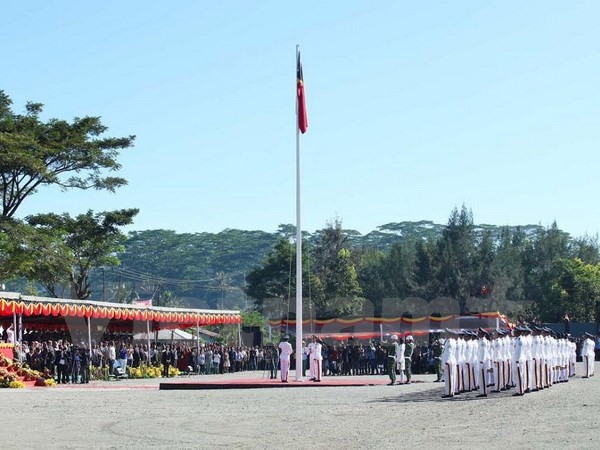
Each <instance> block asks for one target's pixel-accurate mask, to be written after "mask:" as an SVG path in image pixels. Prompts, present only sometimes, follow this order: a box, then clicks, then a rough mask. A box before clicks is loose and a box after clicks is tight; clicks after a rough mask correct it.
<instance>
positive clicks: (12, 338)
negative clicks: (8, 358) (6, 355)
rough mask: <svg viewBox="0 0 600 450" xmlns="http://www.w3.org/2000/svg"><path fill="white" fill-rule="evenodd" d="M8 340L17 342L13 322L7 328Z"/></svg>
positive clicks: (11, 342)
mask: <svg viewBox="0 0 600 450" xmlns="http://www.w3.org/2000/svg"><path fill="white" fill-rule="evenodd" d="M6 342H7V343H8V344H14V343H15V330H14V329H13V324H12V323H11V324H10V326H9V327H8V328H7V329H6Z"/></svg>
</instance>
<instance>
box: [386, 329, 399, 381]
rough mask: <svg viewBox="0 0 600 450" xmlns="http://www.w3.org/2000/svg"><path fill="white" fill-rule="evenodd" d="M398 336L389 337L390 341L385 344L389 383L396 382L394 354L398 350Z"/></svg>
mask: <svg viewBox="0 0 600 450" xmlns="http://www.w3.org/2000/svg"><path fill="white" fill-rule="evenodd" d="M398 348H399V347H398V336H396V335H395V334H394V335H392V336H391V337H390V343H389V344H387V345H386V350H387V372H388V375H389V377H390V383H389V384H390V385H392V384H395V383H396V354H397V352H398Z"/></svg>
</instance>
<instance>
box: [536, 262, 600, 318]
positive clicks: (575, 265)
mask: <svg viewBox="0 0 600 450" xmlns="http://www.w3.org/2000/svg"><path fill="white" fill-rule="evenodd" d="M548 279H549V281H550V282H549V283H548V284H547V285H545V286H544V287H543V290H544V295H543V296H542V298H541V299H540V300H539V301H538V302H537V310H538V314H539V316H540V318H541V319H542V320H544V321H548V322H559V321H561V320H562V318H563V317H564V315H565V314H566V313H568V315H569V317H570V318H571V320H573V321H576V322H596V321H597V320H598V319H599V317H598V315H597V313H598V310H599V306H600V264H586V263H584V262H583V261H582V260H581V259H578V258H575V259H565V258H563V259H558V260H556V261H554V263H553V264H552V268H551V270H550V275H549V276H548Z"/></svg>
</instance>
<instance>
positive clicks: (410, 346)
mask: <svg viewBox="0 0 600 450" xmlns="http://www.w3.org/2000/svg"><path fill="white" fill-rule="evenodd" d="M414 350H415V343H414V340H413V337H412V336H411V335H408V336H406V345H405V347H404V361H405V364H406V370H405V373H406V383H407V384H408V383H410V379H411V378H412V356H413V352H414Z"/></svg>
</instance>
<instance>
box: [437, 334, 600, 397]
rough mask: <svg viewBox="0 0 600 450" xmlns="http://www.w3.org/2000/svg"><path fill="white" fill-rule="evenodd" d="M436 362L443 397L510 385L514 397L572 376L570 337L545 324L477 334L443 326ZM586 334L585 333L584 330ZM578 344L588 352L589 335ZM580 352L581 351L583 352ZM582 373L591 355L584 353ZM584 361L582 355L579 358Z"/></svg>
mask: <svg viewBox="0 0 600 450" xmlns="http://www.w3.org/2000/svg"><path fill="white" fill-rule="evenodd" d="M446 334H447V335H448V337H447V339H446V340H445V341H444V344H443V351H442V355H441V363H442V366H443V374H444V383H445V385H444V395H443V398H450V397H454V396H455V395H460V394H462V393H464V392H469V391H475V390H479V395H478V397H487V396H488V392H489V391H488V389H489V388H491V392H500V391H505V390H507V389H511V388H515V393H514V395H516V396H521V395H524V394H526V393H529V392H535V391H539V390H542V389H545V388H548V387H551V386H552V385H553V384H555V383H563V382H567V381H569V378H570V377H572V376H574V375H575V361H576V343H575V339H574V338H572V337H570V336H568V335H566V334H561V333H558V334H557V333H554V332H553V331H552V330H551V329H550V328H546V327H533V328H529V327H527V326H517V327H515V329H514V330H513V331H512V332H511V331H510V330H500V329H498V330H495V331H493V332H487V331H485V330H483V329H479V330H478V332H475V331H469V330H446ZM586 334H587V333H586ZM584 338H585V339H586V341H588V342H586V343H584V347H583V348H586V346H587V348H589V347H590V343H591V348H592V351H593V336H591V335H588V336H585V337H584ZM582 356H583V352H582ZM587 360H588V361H591V363H588V364H587V365H586V367H585V368H586V377H589V376H592V375H593V356H590V354H587ZM585 361H586V359H584V362H585Z"/></svg>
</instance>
